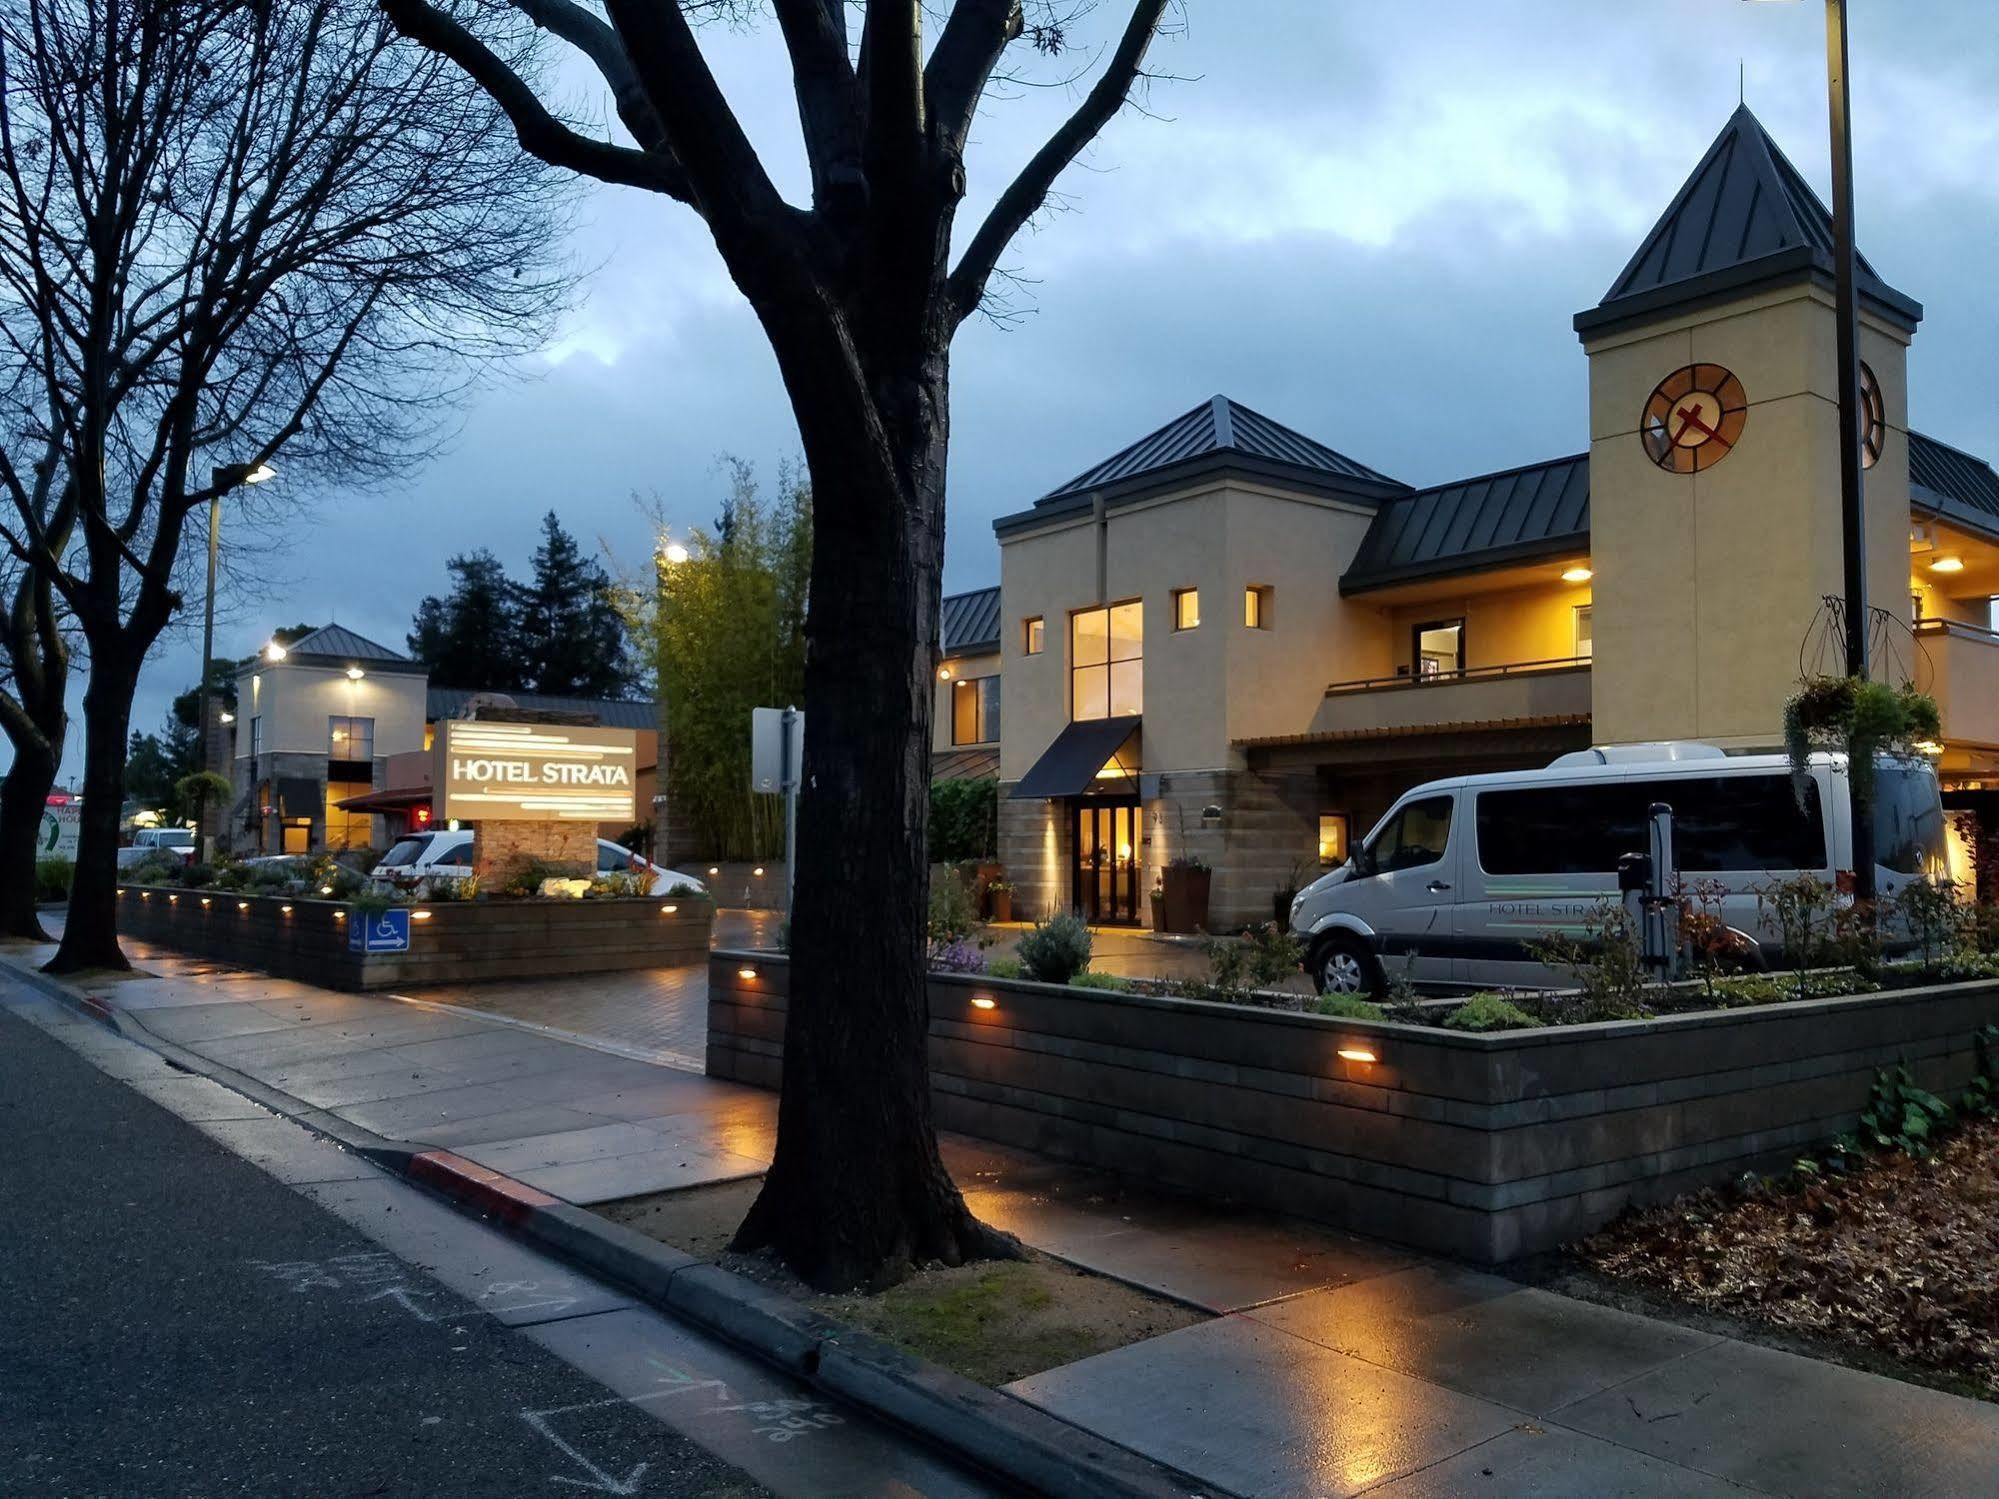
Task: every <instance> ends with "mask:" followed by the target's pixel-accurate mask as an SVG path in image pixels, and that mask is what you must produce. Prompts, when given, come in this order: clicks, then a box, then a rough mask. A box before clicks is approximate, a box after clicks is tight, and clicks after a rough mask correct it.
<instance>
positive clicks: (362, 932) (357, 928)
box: [347, 906, 410, 953]
mask: <svg viewBox="0 0 1999 1499" xmlns="http://www.w3.org/2000/svg"><path fill="white" fill-rule="evenodd" d="M347 950H348V951H349V952H360V953H369V952H408V951H409V950H410V913H409V911H408V910H407V909H405V908H403V907H401V906H393V907H391V908H390V909H388V910H386V911H376V912H373V913H370V914H363V913H361V912H359V911H355V912H352V913H351V919H350V920H349V921H348V923H347Z"/></svg>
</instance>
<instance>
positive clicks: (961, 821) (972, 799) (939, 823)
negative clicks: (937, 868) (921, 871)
mask: <svg viewBox="0 0 1999 1499" xmlns="http://www.w3.org/2000/svg"><path fill="white" fill-rule="evenodd" d="M998 851H999V782H998V781H996V780H994V779H993V778H992V777H990V776H983V777H980V778H978V779H976V780H969V781H965V780H952V781H932V782H931V783H930V857H931V859H932V860H933V861H934V862H936V863H939V864H955V863H957V862H958V861H959V860H961V859H990V858H992V857H993V856H994V855H995V854H996V853H997V852H998Z"/></svg>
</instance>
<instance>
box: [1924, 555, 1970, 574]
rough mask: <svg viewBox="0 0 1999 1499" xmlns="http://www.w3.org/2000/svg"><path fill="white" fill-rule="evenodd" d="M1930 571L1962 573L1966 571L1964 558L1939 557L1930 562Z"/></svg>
mask: <svg viewBox="0 0 1999 1499" xmlns="http://www.w3.org/2000/svg"><path fill="white" fill-rule="evenodd" d="M1930 571H1931V572H1933V573H1961V572H1963V571H1964V559H1963V558H1962V557H1939V558H1937V560H1936V561H1934V562H1932V563H1931V564H1930Z"/></svg>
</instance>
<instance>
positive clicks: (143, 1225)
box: [0, 1010, 767, 1499]
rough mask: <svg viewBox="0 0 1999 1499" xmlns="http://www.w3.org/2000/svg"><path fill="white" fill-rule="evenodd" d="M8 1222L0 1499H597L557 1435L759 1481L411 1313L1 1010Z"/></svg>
mask: <svg viewBox="0 0 1999 1499" xmlns="http://www.w3.org/2000/svg"><path fill="white" fill-rule="evenodd" d="M0 1213H4V1215H5V1218H4V1222H0V1493H5V1494H7V1495H10V1496H28V1495H63V1496H87V1495H105V1496H117V1499H150V1496H162V1499H164V1496H174V1499H183V1496H190V1495H200V1496H209V1495H217V1496H221V1495H255V1496H258V1499H276V1496H294V1495H296V1496H300V1499H349V1496H356V1499H358V1496H373V1495H425V1496H430V1495H479V1496H495V1495H511V1494H556V1495H560V1494H564V1493H569V1494H575V1493H578V1492H582V1491H584V1490H585V1489H587V1488H590V1487H593V1486H594V1485H592V1484H590V1483H589V1482H587V1479H588V1475H587V1473H583V1472H582V1471H581V1470H578V1472H579V1477H580V1479H581V1480H584V1481H578V1480H563V1479H558V1478H552V1477H551V1471H552V1470H558V1469H561V1468H562V1467H563V1466H564V1465H565V1462H566V1457H565V1454H564V1451H563V1450H562V1449H563V1447H564V1446H565V1445H566V1446H567V1447H568V1448H569V1449H570V1450H573V1451H589V1450H594V1449H597V1448H599V1447H604V1446H615V1447H619V1448H636V1449H638V1450H641V1451H643V1452H644V1453H645V1454H646V1457H647V1461H648V1467H649V1471H648V1474H647V1482H646V1485H645V1492H646V1493H648V1494H654V1495H668V1496H683V1495H685V1496H699V1499H723V1496H728V1499H739V1496H740V1499H749V1496H757V1495H763V1494H765V1493H766V1492H767V1491H766V1490H765V1489H763V1488H762V1487H760V1486H759V1485H758V1484H756V1483H754V1482H752V1481H751V1480H750V1479H748V1478H747V1477H745V1476H744V1475H743V1474H741V1473H739V1472H738V1471H737V1470H735V1469H733V1468H731V1467H729V1466H727V1465H726V1464H724V1463H722V1462H721V1461H719V1460H718V1459H716V1458H714V1457H713V1456H711V1455H709V1454H708V1453H707V1452H705V1451H704V1450H703V1449H702V1448H700V1447H698V1446H696V1445H695V1444H693V1443H692V1442H690V1441H688V1440H687V1439H685V1438H684V1437H681V1436H679V1435H677V1434H676V1433H674V1432H672V1431H669V1430H667V1429H666V1428H665V1427H663V1426H661V1425H660V1424H659V1423H657V1422H655V1421H654V1420H652V1419H651V1418H650V1417H649V1416H647V1415H646V1414H645V1413H644V1412H643V1411H641V1410H639V1409H637V1408H636V1407H634V1406H632V1405H630V1404H626V1403H623V1402H621V1401H616V1400H607V1399H606V1396H607V1391H606V1390H605V1388H604V1387H603V1386H602V1385H600V1384H597V1383H596V1382H594V1381H593V1380H591V1379H589V1378H587V1377H585V1376H584V1375H582V1374H581V1373H579V1372H577V1371H576V1370H575V1369H573V1368H571V1367H570V1366H569V1365H568V1364H566V1363H564V1362H563V1361H562V1360H560V1359H559V1358H557V1357H556V1356H555V1355H554V1354H553V1353H550V1352H549V1351H547V1350H546V1349H544V1348H542V1347H540V1346H539V1345H538V1344H536V1343H535V1342H532V1341H530V1340H529V1339H528V1338H527V1337H524V1336H522V1335H521V1334H520V1333H519V1332H516V1331H514V1330H511V1329H509V1328H507V1327H505V1326H503V1325H500V1324H499V1323H498V1322H497V1321H495V1320H494V1319H492V1318H482V1317H477V1316H471V1317H467V1318H465V1319H464V1320H463V1321H457V1320H454V1319H452V1318H450V1317H445V1318H442V1319H438V1320H432V1321H420V1320H417V1319H415V1318H412V1317H411V1316H410V1315H409V1312H408V1306H407V1304H405V1302H404V1301H402V1300H399V1299H398V1298H397V1297H395V1296H385V1295H382V1294H380V1293H381V1292H382V1291H383V1289H384V1288H385V1287H386V1286H387V1285H389V1284H390V1283H392V1282H393V1283H394V1284H397V1285H404V1284H408V1283H410V1282H411V1281H412V1279H414V1280H416V1281H422V1280H423V1277H421V1276H420V1275H418V1274H417V1273H416V1272H414V1271H412V1270H411V1269H410V1268H409V1267H408V1266H405V1265H403V1264H401V1263H400V1262H398V1261H396V1260H395V1258H394V1256H392V1255H388V1254H385V1253H384V1252H383V1250H382V1249H381V1246H379V1245H377V1244H375V1243H373V1242H371V1241H369V1240H368V1239H365V1238H363V1237H361V1236H360V1235H359V1234H358V1233H356V1231H355V1230H354V1229H352V1228H350V1227H348V1226H347V1225H346V1224H345V1223H343V1222H342V1221H341V1220H340V1219H338V1218H335V1217H334V1216H332V1215H331V1214H330V1213H328V1212H326V1211H325V1210H324V1209H322V1208H320V1207H318V1206H317V1205H315V1204H314V1203H312V1202H311V1201H309V1200H308V1199H306V1198H305V1197H302V1196H300V1195H299V1194H297V1193H295V1192H293V1191H291V1190H290V1189H288V1188H287V1187H285V1186H283V1185H281V1184H280V1183H279V1182H277V1181H276V1180H274V1179H273V1178H271V1177H270V1176H267V1175H266V1174H265V1173H264V1172H263V1171H261V1170H259V1169H258V1168H257V1167H255V1166H252V1165H251V1164H249V1163H248V1162H247V1161H245V1160H242V1159H240V1158H239V1157H237V1156H235V1155H233V1154H231V1153H230V1152H229V1151H227V1150H225V1149H224V1148H222V1147H221V1146H220V1145H218V1144H216V1143H214V1142H212V1141H211V1140H209V1139H208V1138H207V1137H206V1136H204V1135H203V1134H201V1133H200V1132H199V1131H198V1130H196V1129H195V1128H194V1127H193V1126H191V1125H189V1124H187V1123H185V1122H184V1121H183V1120H181V1119H179V1118H177V1117H176V1116H174V1115H173V1114H171V1113H169V1112H168V1111H166V1110H165V1109H163V1108H161V1107H159V1106H158V1105H156V1104H154V1103H153V1102H151V1101H150V1100H148V1099H147V1098H145V1097H144V1096H143V1095H141V1094H139V1093H137V1092H134V1091H132V1090H131V1089H129V1088H127V1087H126V1086H125V1085H124V1084H122V1083H120V1082H118V1081H116V1080H114V1079H113V1078H111V1077H108V1076H106V1075H105V1074H104V1073H101V1072H99V1071H98V1070H97V1069H96V1068H94V1067H92V1066H91V1065H90V1064H89V1063H88V1062H86V1061H85V1060H84V1059H82V1058H81V1057H79V1056H77V1055H75V1054H74V1053H73V1052H71V1051H70V1050H69V1049H68V1048H66V1047H65V1046H63V1045H61V1044H60V1043H59V1042H57V1041H55V1040H54V1039H52V1038H51V1037H49V1036H47V1035H45V1034H43V1032H41V1031H40V1030H38V1029H36V1028H35V1027H34V1026H32V1025H30V1024H29V1023H27V1022H26V1021H24V1020H22V1019H20V1018H19V1017H18V1016H15V1015H11V1014H8V1013H6V1012H5V1011H4V1010H0ZM425 1283H426V1284H429V1283H428V1282H425ZM437 1294H445V1293H442V1292H439V1293H437ZM524 1412H528V1413H535V1412H551V1413H560V1426H559V1428H558V1427H557V1426H556V1425H555V1422H554V1419H553V1418H551V1419H550V1420H547V1421H540V1422H537V1421H531V1420H527V1419H524V1417H523V1413H524ZM612 1491H613V1492H622V1491H623V1490H612Z"/></svg>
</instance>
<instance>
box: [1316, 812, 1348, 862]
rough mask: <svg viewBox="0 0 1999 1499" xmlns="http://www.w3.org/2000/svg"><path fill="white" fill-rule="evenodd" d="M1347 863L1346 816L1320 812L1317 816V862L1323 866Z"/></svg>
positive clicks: (1341, 813) (1342, 813) (1340, 813)
mask: <svg viewBox="0 0 1999 1499" xmlns="http://www.w3.org/2000/svg"><path fill="white" fill-rule="evenodd" d="M1346 861H1347V814H1346V813H1344V812H1321V813H1320V814H1319V862H1320V863H1321V864H1325V865H1329V866H1330V865H1340V864H1344V863H1346Z"/></svg>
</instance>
